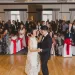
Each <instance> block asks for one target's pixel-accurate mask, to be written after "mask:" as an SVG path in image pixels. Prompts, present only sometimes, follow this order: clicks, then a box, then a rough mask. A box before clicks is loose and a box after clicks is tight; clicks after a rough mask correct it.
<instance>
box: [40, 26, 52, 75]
mask: <svg viewBox="0 0 75 75" xmlns="http://www.w3.org/2000/svg"><path fill="white" fill-rule="evenodd" d="M41 34H42V35H43V38H42V40H41V42H40V43H39V48H40V49H42V51H41V52H40V59H41V68H42V73H43V75H49V72H48V67H47V63H48V60H49V58H50V55H51V54H50V52H51V46H52V39H51V37H50V35H49V34H48V27H47V26H42V27H41Z"/></svg>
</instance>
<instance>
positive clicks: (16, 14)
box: [11, 11, 20, 22]
mask: <svg viewBox="0 0 75 75" xmlns="http://www.w3.org/2000/svg"><path fill="white" fill-rule="evenodd" d="M12 20H19V21H20V12H19V11H11V22H12Z"/></svg>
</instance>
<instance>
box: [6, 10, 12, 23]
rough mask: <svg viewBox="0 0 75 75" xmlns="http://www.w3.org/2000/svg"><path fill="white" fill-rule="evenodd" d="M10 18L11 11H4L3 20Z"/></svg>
mask: <svg viewBox="0 0 75 75" xmlns="http://www.w3.org/2000/svg"><path fill="white" fill-rule="evenodd" d="M8 20H11V11H5V21H6V22H7V21H8Z"/></svg>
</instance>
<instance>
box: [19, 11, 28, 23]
mask: <svg viewBox="0 0 75 75" xmlns="http://www.w3.org/2000/svg"><path fill="white" fill-rule="evenodd" d="M27 18H28V17H27V13H26V11H20V20H21V21H23V22H24V23H25V22H26V20H27Z"/></svg>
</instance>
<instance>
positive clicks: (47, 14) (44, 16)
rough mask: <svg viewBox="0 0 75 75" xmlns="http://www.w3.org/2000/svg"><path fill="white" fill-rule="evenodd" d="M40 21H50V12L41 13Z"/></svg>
mask: <svg viewBox="0 0 75 75" xmlns="http://www.w3.org/2000/svg"><path fill="white" fill-rule="evenodd" d="M42 20H43V21H47V20H49V21H51V20H52V11H43V12H42Z"/></svg>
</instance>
